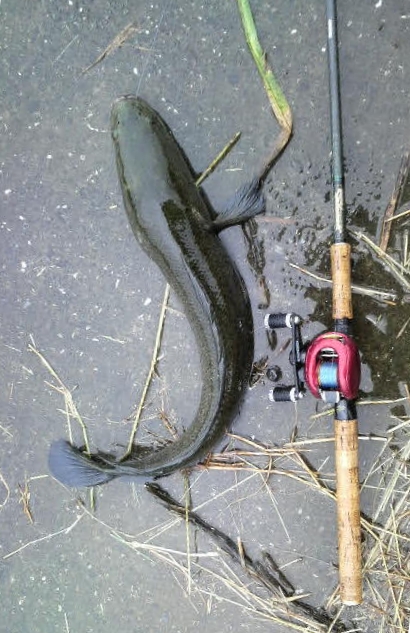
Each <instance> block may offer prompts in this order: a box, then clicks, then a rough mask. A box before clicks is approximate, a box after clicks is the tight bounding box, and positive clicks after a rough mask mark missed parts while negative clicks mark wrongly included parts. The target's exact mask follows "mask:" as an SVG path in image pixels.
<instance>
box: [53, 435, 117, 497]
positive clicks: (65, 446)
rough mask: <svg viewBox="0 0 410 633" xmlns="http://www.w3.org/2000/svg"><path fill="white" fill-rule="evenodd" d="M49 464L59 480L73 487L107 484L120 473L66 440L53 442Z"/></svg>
mask: <svg viewBox="0 0 410 633" xmlns="http://www.w3.org/2000/svg"><path fill="white" fill-rule="evenodd" d="M48 466H49V469H50V471H51V474H52V475H53V476H54V477H55V478H56V479H58V481H60V482H61V483H62V484H64V485H66V486H70V487H72V488H82V487H89V486H98V485H99V484H105V483H107V482H108V481H111V479H114V477H117V476H118V475H119V474H120V473H117V472H116V471H115V466H109V465H108V464H103V463H99V462H98V461H96V460H95V459H93V458H92V457H88V456H87V455H85V454H84V453H82V452H81V451H80V450H79V449H78V448H76V447H75V446H72V445H71V444H70V443H69V442H67V441H66V440H57V441H56V442H53V444H52V445H51V448H50V453H49V456H48Z"/></svg>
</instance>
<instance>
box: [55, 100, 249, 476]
mask: <svg viewBox="0 0 410 633" xmlns="http://www.w3.org/2000/svg"><path fill="white" fill-rule="evenodd" d="M111 132H112V138H113V141H114V147H115V155H116V162H117V169H118V175H119V179H120V184H121V189H122V194H123V199H124V205H125V209H126V212H127V215H128V219H129V222H130V224H131V227H132V230H133V232H134V235H135V237H136V238H137V240H138V242H139V243H140V245H141V247H142V248H143V249H144V251H145V252H146V253H147V254H148V255H149V257H150V258H151V259H152V260H153V261H154V262H155V263H156V264H157V265H158V266H159V268H160V269H161V271H162V273H163V274H164V276H165V278H166V279H167V281H168V282H169V284H170V285H171V287H172V289H173V291H174V292H175V293H176V294H177V295H178V298H179V299H180V301H181V303H182V306H183V309H184V312H185V314H186V316H187V318H188V320H189V323H190V325H191V327H192V330H193V332H194V335H195V339H196V342H197V345H198V348H199V357H200V362H201V374H202V391H201V397H200V402H199V406H198V409H197V411H196V414H195V416H194V419H193V421H192V423H191V425H190V426H189V427H188V428H187V430H186V431H184V432H183V433H182V434H181V436H180V437H179V438H178V439H177V440H176V441H175V442H173V443H172V444H169V445H167V446H165V447H163V448H160V449H158V450H152V451H144V452H141V455H140V456H139V455H137V454H136V455H135V456H131V457H129V458H127V459H126V460H123V461H121V462H114V461H113V462H107V460H104V459H101V458H100V456H99V454H98V453H97V454H96V455H95V456H91V457H88V456H86V455H85V454H84V453H81V452H80V451H79V449H77V448H75V447H72V446H71V445H69V444H68V443H66V442H61V441H60V442H57V443H55V444H54V445H53V446H52V448H51V452H50V460H49V463H50V469H51V471H52V472H53V474H54V475H55V476H56V477H57V479H59V480H60V481H62V482H63V483H66V484H68V485H73V486H77V485H81V486H83V485H95V484H98V483H104V482H105V481H109V480H110V479H112V478H113V477H117V476H122V475H132V476H139V475H140V476H142V477H144V478H145V479H148V478H156V477H161V476H164V475H168V474H170V473H172V472H173V471H175V470H177V469H180V468H183V467H187V466H190V465H193V464H196V463H198V462H199V461H200V460H201V459H202V458H204V456H205V455H206V454H207V453H208V452H209V451H210V450H211V449H212V448H213V447H214V446H215V444H216V443H217V442H218V441H219V440H220V439H221V437H222V435H223V433H224V431H225V430H226V428H227V427H228V426H229V425H230V423H231V422H232V419H233V418H234V416H235V414H236V412H237V409H238V405H239V403H240V400H241V397H242V395H243V392H244V390H245V388H246V387H247V385H248V380H249V376H250V371H251V366H252V361H253V322H252V313H251V306H250V302H249V297H248V294H247V291H246V288H245V285H244V282H243V280H242V278H241V276H240V275H239V273H238V271H237V269H236V267H235V266H234V264H233V263H232V261H231V259H230V257H229V256H228V253H227V251H226V250H225V248H224V246H223V244H222V242H221V241H220V239H219V237H218V235H217V231H216V229H215V227H214V226H213V221H214V220H215V213H214V211H213V210H212V209H211V208H210V207H209V205H208V204H207V202H206V201H205V199H204V198H203V197H202V195H201V193H200V191H199V190H198V188H197V187H196V185H195V180H194V176H193V171H192V169H191V167H190V165H189V163H188V161H187V159H186V157H185V155H184V154H183V152H182V150H181V149H180V147H179V145H178V143H177V141H176V140H175V138H174V136H173V134H172V132H171V131H170V129H169V128H168V126H167V125H166V123H165V122H164V121H163V119H162V118H161V117H160V116H159V114H158V113H157V112H156V111H155V110H153V109H152V108H151V107H150V106H149V105H148V104H147V103H146V102H145V101H143V100H142V99H140V98H138V97H131V96H130V97H123V98H121V99H119V100H118V101H116V102H115V103H114V105H113V109H112V115H111ZM259 206H260V204H259ZM230 224H232V221H230Z"/></svg>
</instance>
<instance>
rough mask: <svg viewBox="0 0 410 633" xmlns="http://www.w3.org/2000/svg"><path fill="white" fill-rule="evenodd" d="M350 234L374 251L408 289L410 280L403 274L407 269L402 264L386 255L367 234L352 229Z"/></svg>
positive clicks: (409, 288)
mask: <svg viewBox="0 0 410 633" xmlns="http://www.w3.org/2000/svg"><path fill="white" fill-rule="evenodd" d="M352 234H353V235H355V237H356V238H357V239H358V240H362V241H363V242H364V243H365V244H366V245H367V246H369V248H371V250H372V251H373V252H374V253H376V255H377V256H378V257H379V258H380V260H381V262H382V263H383V264H384V266H385V267H386V268H387V269H388V270H389V271H390V272H391V274H392V275H393V276H394V277H396V279H397V280H398V281H399V282H400V283H401V285H402V286H403V288H405V290H407V291H408V290H410V281H409V280H408V279H407V277H406V276H405V275H406V273H408V271H407V270H406V268H405V267H404V266H402V264H400V263H399V262H397V261H396V260H395V259H393V257H391V256H390V255H388V253H385V252H384V251H383V250H382V249H381V248H380V247H379V246H377V244H375V243H374V242H373V241H372V240H371V239H370V238H369V237H367V235H364V234H363V233H360V232H356V231H352Z"/></svg>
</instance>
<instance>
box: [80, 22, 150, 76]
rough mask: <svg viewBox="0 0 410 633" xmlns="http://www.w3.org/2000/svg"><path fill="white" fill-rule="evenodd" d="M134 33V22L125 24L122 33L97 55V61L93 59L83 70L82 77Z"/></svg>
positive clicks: (135, 28)
mask: <svg viewBox="0 0 410 633" xmlns="http://www.w3.org/2000/svg"><path fill="white" fill-rule="evenodd" d="M136 31H138V29H137V27H136V26H135V24H134V22H130V24H127V26H126V27H124V28H123V29H122V31H120V32H119V33H117V35H116V36H115V37H114V39H113V40H112V41H111V42H110V43H109V44H108V46H107V48H105V49H104V50H103V52H102V53H101V54H100V55H98V57H97V59H95V60H94V61H93V62H92V63H91V64H90V65H89V66H87V67H86V68H84V70H83V71H82V72H81V74H82V75H84V74H85V73H87V72H88V71H89V70H91V68H94V66H96V65H97V64H99V63H100V62H102V61H103V59H105V58H106V57H107V56H108V55H111V53H113V52H114V51H115V50H116V49H117V48H119V47H120V46H122V45H123V44H124V42H126V41H127V40H128V38H130V37H131V35H133V34H134V33H135V32H136Z"/></svg>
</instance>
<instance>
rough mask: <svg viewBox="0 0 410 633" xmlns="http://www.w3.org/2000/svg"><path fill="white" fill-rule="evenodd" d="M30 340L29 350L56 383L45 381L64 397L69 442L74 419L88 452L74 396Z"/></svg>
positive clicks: (71, 437) (85, 435)
mask: <svg viewBox="0 0 410 633" xmlns="http://www.w3.org/2000/svg"><path fill="white" fill-rule="evenodd" d="M31 340H32V342H31V343H29V345H28V349H29V351H30V352H32V353H33V354H35V356H37V358H38V359H39V360H40V361H41V363H42V364H43V365H44V367H45V368H46V369H47V370H48V372H49V373H50V374H51V376H52V377H53V378H54V380H55V381H56V383H57V385H53V384H52V383H49V382H47V381H46V384H47V385H48V386H49V387H51V388H52V389H54V390H55V391H57V392H58V393H60V394H61V395H62V396H63V398H64V402H65V409H64V414H65V416H66V421H67V428H68V436H69V439H70V442H71V443H72V442H73V434H72V429H71V420H76V421H77V422H78V423H79V425H80V426H81V429H82V433H83V438H84V445H85V448H86V451H87V453H89V452H90V445H89V442H88V435H87V428H86V426H85V423H84V421H83V419H82V417H81V415H80V414H79V412H78V409H77V407H76V404H75V402H74V398H73V396H72V393H71V391H70V390H69V389H68V387H66V385H65V384H64V382H63V381H62V379H61V378H60V376H59V375H58V374H57V372H56V371H55V370H54V368H53V367H52V366H51V364H50V363H49V362H48V360H47V359H46V358H45V356H43V354H42V353H41V352H40V351H39V350H38V349H37V346H36V344H35V343H34V340H33V339H31Z"/></svg>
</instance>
